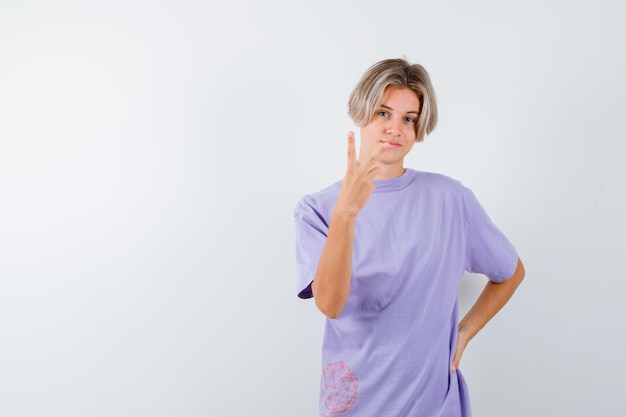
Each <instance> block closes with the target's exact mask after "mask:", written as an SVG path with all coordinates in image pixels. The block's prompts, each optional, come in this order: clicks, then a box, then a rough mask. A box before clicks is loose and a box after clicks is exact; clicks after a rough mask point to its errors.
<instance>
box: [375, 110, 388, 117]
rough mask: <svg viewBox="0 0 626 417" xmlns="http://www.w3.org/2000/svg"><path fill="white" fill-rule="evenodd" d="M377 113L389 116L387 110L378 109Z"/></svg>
mask: <svg viewBox="0 0 626 417" xmlns="http://www.w3.org/2000/svg"><path fill="white" fill-rule="evenodd" d="M378 115H379V116H380V117H389V112H388V111H385V110H380V111H379V112H378Z"/></svg>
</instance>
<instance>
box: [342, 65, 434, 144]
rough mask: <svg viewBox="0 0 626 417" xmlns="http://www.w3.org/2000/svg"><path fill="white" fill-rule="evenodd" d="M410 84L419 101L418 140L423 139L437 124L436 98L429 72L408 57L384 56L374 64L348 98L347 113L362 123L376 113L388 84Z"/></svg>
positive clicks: (397, 85) (359, 123)
mask: <svg viewBox="0 0 626 417" xmlns="http://www.w3.org/2000/svg"><path fill="white" fill-rule="evenodd" d="M390 86H394V87H400V88H408V89H410V90H411V91H413V92H414V93H415V94H417V97H418V98H419V101H420V109H419V116H418V118H417V123H416V124H415V141H416V142H421V141H422V140H424V137H425V136H426V135H427V134H430V133H431V132H432V131H433V130H435V127H436V126H437V98H436V97H435V89H434V88H433V85H432V84H431V82H430V76H429V75H428V72H426V70H425V69H424V67H422V66H421V65H419V64H410V63H409V62H408V61H407V60H405V59H400V58H397V59H385V60H383V61H380V62H377V63H376V64H374V65H372V66H371V67H370V68H369V69H368V70H367V71H365V73H364V74H363V76H362V77H361V80H360V81H359V83H358V84H357V85H356V87H354V90H352V93H351V94H350V99H349V100H348V114H349V115H350V117H351V118H352V120H353V121H354V123H355V124H356V125H357V126H359V127H363V126H365V125H366V124H368V123H369V122H370V121H371V120H372V118H373V117H374V112H375V111H376V109H377V108H378V106H380V102H381V101H382V98H383V94H384V93H385V90H386V89H387V87H390Z"/></svg>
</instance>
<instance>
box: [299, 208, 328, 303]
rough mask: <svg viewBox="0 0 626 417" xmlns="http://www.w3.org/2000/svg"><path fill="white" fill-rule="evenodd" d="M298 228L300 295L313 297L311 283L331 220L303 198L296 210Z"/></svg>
mask: <svg viewBox="0 0 626 417" xmlns="http://www.w3.org/2000/svg"><path fill="white" fill-rule="evenodd" d="M294 221H295V226H296V227H295V229H296V267H297V290H298V297H300V298H311V297H313V292H312V290H311V283H312V282H313V279H314V277H315V271H316V270H317V264H318V262H319V259H320V256H321V254H322V250H323V249H324V245H325V244H326V237H327V236H328V224H329V222H328V221H327V220H326V219H325V218H324V216H323V215H322V213H321V212H320V211H319V210H317V209H315V208H314V207H313V204H312V202H311V201H310V200H309V199H308V198H307V197H305V198H303V199H302V200H301V201H300V202H299V203H298V204H297V205H296V208H295V210H294Z"/></svg>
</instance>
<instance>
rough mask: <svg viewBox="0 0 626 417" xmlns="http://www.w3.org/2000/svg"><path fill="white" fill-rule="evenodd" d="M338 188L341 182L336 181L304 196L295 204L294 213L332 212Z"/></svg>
mask: <svg viewBox="0 0 626 417" xmlns="http://www.w3.org/2000/svg"><path fill="white" fill-rule="evenodd" d="M340 188H341V181H337V182H335V183H334V184H331V185H329V186H328V187H326V188H323V189H321V190H319V191H317V192H314V193H311V194H306V195H304V196H303V197H302V198H301V199H300V201H298V203H297V204H296V208H295V213H296V214H298V213H301V212H303V211H311V210H312V211H315V212H318V213H321V212H327V211H329V210H330V211H332V208H333V206H334V205H335V202H336V201H337V196H338V195H339V189H340Z"/></svg>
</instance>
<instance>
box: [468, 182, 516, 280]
mask: <svg viewBox="0 0 626 417" xmlns="http://www.w3.org/2000/svg"><path fill="white" fill-rule="evenodd" d="M465 197H466V198H465V205H466V216H467V229H466V240H465V241H466V247H465V249H466V250H465V269H466V270H467V271H468V272H475V273H480V274H484V275H486V276H487V278H489V279H490V280H491V281H494V282H502V281H506V280H507V279H508V278H510V277H511V276H512V275H513V273H514V272H515V269H516V268H517V259H518V255H517V251H516V250H515V248H514V247H513V245H512V244H511V242H509V240H508V239H507V238H506V236H505V235H504V233H502V232H501V231H500V229H498V228H497V227H496V225H495V224H494V223H493V222H492V221H491V219H490V218H489V216H488V215H487V213H486V212H485V210H484V208H483V207H482V205H481V204H480V203H479V201H478V200H477V199H476V197H475V196H474V194H473V193H472V192H471V191H470V190H467V193H466V196H465Z"/></svg>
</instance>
